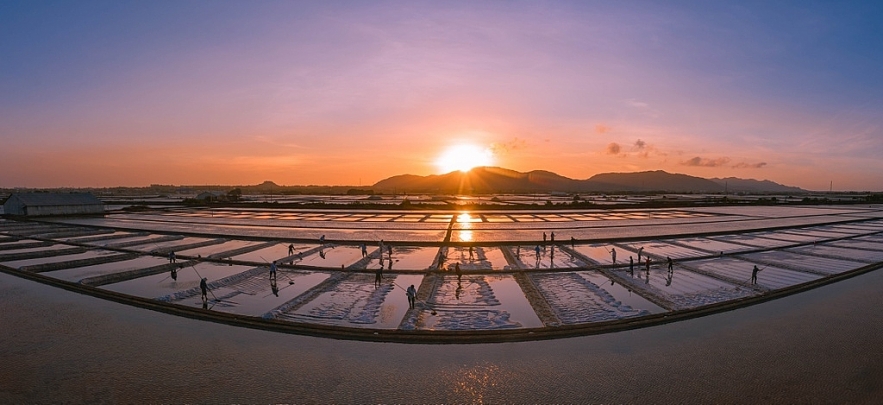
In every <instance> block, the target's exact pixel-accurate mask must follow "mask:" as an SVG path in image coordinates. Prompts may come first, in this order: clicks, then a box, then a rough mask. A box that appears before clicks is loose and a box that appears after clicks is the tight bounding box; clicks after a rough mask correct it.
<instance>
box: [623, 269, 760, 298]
mask: <svg viewBox="0 0 883 405" xmlns="http://www.w3.org/2000/svg"><path fill="white" fill-rule="evenodd" d="M614 272H615V273H616V274H617V275H618V276H619V277H621V278H622V279H623V280H626V281H628V282H629V283H630V284H631V286H632V287H634V288H636V289H642V290H646V291H648V292H650V293H651V294H658V295H661V296H663V297H665V298H666V299H667V300H669V301H671V302H672V303H674V304H675V306H676V308H675V309H686V308H695V307H699V306H703V305H709V304H713V303H716V302H721V301H728V300H733V299H736V298H741V297H745V296H749V295H753V294H754V292H752V291H749V290H748V289H744V288H741V287H739V286H736V285H733V284H730V283H727V282H725V281H722V280H718V279H715V278H711V277H708V276H704V275H701V274H698V273H694V272H692V271H689V270H685V269H683V268H675V269H674V271H672V272H669V271H668V269H667V268H665V267H664V266H663V264H662V263H659V264H658V265H652V266H651V269H650V271H649V272H648V271H646V267H641V270H638V269H637V266H636V269H635V271H634V273H632V272H629V271H628V270H622V269H618V270H615V271H614Z"/></svg>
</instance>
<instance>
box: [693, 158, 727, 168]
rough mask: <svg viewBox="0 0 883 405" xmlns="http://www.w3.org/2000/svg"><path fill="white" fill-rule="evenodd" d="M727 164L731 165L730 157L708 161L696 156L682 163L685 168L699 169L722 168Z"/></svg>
mask: <svg viewBox="0 0 883 405" xmlns="http://www.w3.org/2000/svg"><path fill="white" fill-rule="evenodd" d="M727 163H730V158H728V157H719V158H716V159H708V158H703V157H699V156H696V157H694V158H692V159H688V160H685V161H683V162H681V164H682V165H684V166H698V167H720V166H724V165H726V164H727Z"/></svg>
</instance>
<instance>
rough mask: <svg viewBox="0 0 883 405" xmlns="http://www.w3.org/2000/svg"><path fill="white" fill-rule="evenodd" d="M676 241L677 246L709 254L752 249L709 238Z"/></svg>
mask: <svg viewBox="0 0 883 405" xmlns="http://www.w3.org/2000/svg"><path fill="white" fill-rule="evenodd" d="M676 241H677V242H678V243H679V244H682V245H686V246H690V247H692V248H694V249H697V250H704V251H707V252H710V253H721V252H722V253H733V252H741V251H745V250H750V249H752V247H749V246H745V245H740V244H736V243H728V242H722V241H719V240H714V239H710V238H698V237H697V238H680V239H676Z"/></svg>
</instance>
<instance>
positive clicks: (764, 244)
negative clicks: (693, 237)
mask: <svg viewBox="0 0 883 405" xmlns="http://www.w3.org/2000/svg"><path fill="white" fill-rule="evenodd" d="M763 235H766V234H765V233H746V234H740V235H716V236H709V237H708V238H709V239H713V240H718V241H722V242H729V243H737V244H743V245H746V246H753V247H755V248H763V249H775V248H780V247H783V246H791V245H794V244H795V242H791V241H786V240H779V239H768V238H764V237H763Z"/></svg>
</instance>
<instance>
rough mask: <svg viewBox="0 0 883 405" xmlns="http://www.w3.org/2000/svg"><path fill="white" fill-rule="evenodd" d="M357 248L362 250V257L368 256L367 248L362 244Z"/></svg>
mask: <svg viewBox="0 0 883 405" xmlns="http://www.w3.org/2000/svg"><path fill="white" fill-rule="evenodd" d="M359 247H360V248H362V257H367V256H368V246H366V245H365V244H364V243H362V244H360V245H359Z"/></svg>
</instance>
